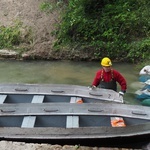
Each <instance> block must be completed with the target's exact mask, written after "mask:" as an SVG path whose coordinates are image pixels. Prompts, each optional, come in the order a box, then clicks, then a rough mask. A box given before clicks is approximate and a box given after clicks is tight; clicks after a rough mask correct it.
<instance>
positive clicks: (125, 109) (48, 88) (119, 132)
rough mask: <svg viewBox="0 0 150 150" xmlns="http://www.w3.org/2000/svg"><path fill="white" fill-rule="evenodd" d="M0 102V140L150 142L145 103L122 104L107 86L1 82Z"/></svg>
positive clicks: (90, 143) (101, 143)
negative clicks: (93, 87) (99, 87)
mask: <svg viewBox="0 0 150 150" xmlns="http://www.w3.org/2000/svg"><path fill="white" fill-rule="evenodd" d="M0 103H1V104H0V140H14V141H26V142H31V141H32V142H33V141H35V142H40V143H41V142H46V143H51V144H63V145H64V144H67V145H68V144H73V145H76V144H81V145H85V146H111V147H114V146H115V147H116V146H117V147H119V146H121V147H122V146H123V147H131V146H135V145H136V146H137V143H138V144H139V145H140V146H141V145H143V143H144V144H145V143H148V142H150V141H149V139H150V109H149V107H147V106H140V105H130V104H125V103H124V102H123V99H122V97H120V96H119V95H118V93H117V92H115V91H112V90H107V89H94V90H91V89H89V88H88V87H85V86H77V85H60V84H57V85H55V84H47V85H41V84H1V85H0ZM139 145H138V146H139ZM140 146H139V147H140Z"/></svg>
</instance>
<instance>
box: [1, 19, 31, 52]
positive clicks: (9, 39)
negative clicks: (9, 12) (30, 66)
mask: <svg viewBox="0 0 150 150" xmlns="http://www.w3.org/2000/svg"><path fill="white" fill-rule="evenodd" d="M32 41H33V37H32V31H31V29H30V28H29V27H28V28H27V27H25V26H23V24H22V23H21V22H20V21H16V22H15V23H14V24H13V25H12V26H7V27H5V26H0V49H3V48H7V49H15V50H18V51H19V52H20V53H21V52H22V51H25V50H27V47H26V46H25V45H26V44H31V43H32Z"/></svg>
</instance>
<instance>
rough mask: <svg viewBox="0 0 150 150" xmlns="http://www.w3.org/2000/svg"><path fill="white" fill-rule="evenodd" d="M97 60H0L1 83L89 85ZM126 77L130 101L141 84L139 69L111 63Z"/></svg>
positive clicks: (124, 64) (127, 94)
mask: <svg viewBox="0 0 150 150" xmlns="http://www.w3.org/2000/svg"><path fill="white" fill-rule="evenodd" d="M100 67H101V66H100V64H99V62H70V61H13V60H1V61H0V83H42V84H45V83H46V84H48V83H53V84H74V85H84V86H89V85H91V83H92V81H93V78H94V76H95V73H96V71H97V70H98V69H100ZM113 68H114V69H116V70H118V71H120V72H121V73H122V74H123V75H124V77H125V78H126V80H127V83H128V90H127V93H126V94H125V96H124V99H125V100H126V101H127V102H129V103H132V104H139V103H138V101H137V100H135V94H134V92H135V91H136V90H138V89H139V88H140V87H141V84H140V83H139V82H138V78H139V75H138V73H139V72H138V71H137V69H136V68H135V66H134V65H133V64H128V63H113Z"/></svg>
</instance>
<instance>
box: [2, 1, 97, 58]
mask: <svg viewBox="0 0 150 150" xmlns="http://www.w3.org/2000/svg"><path fill="white" fill-rule="evenodd" d="M42 2H43V0H38V1H37V0H32V1H30V0H24V1H20V0H15V1H14V0H1V1H0V6H1V10H0V18H1V22H0V26H5V27H7V26H13V25H14V24H15V23H16V22H18V21H20V22H22V25H23V26H24V27H26V28H30V29H31V31H32V37H33V40H32V41H31V42H29V43H23V44H22V45H18V47H17V49H16V50H9V49H2V50H0V58H4V59H5V58H9V59H30V60H31V59H32V60H65V59H66V60H95V59H96V57H95V55H94V52H93V51H90V50H84V51H83V52H82V51H81V50H79V51H78V50H71V51H70V50H67V49H63V50H61V51H59V50H54V49H53V44H54V41H55V40H56V39H55V37H54V36H53V35H52V34H51V32H53V31H54V30H55V27H56V25H57V24H59V16H60V15H59V14H60V11H61V9H60V10H58V9H57V10H53V12H52V13H49V14H46V13H45V12H42V11H41V10H40V5H41V3H42ZM53 2H55V0H51V3H53ZM22 31H23V32H22V37H25V36H27V35H26V34H28V33H26V30H25V29H24V28H23V29H22ZM21 49H23V51H22V50H21Z"/></svg>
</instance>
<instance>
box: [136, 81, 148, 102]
mask: <svg viewBox="0 0 150 150" xmlns="http://www.w3.org/2000/svg"><path fill="white" fill-rule="evenodd" d="M144 83H145V85H144V87H143V88H142V89H139V90H137V91H136V92H135V94H136V99H138V100H140V101H143V100H145V99H149V98H150V79H149V80H147V81H146V82H144Z"/></svg>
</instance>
